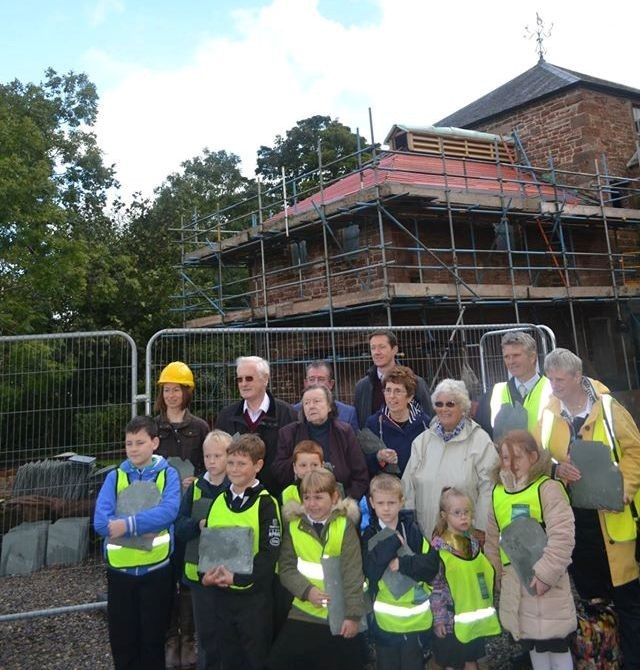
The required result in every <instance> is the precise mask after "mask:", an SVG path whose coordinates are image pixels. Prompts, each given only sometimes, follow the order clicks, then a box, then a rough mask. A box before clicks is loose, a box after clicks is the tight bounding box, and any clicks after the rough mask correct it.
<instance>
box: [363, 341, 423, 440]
mask: <svg viewBox="0 0 640 670" xmlns="http://www.w3.org/2000/svg"><path fill="white" fill-rule="evenodd" d="M369 350H370V351H371V358H372V360H373V365H372V366H371V367H370V368H369V370H368V371H367V374H366V376H364V377H363V378H362V379H360V381H358V383H357V384H356V388H355V393H354V405H355V406H356V412H357V414H358V425H359V426H360V428H364V425H365V423H366V422H367V419H368V418H369V417H370V416H371V415H372V414H375V412H377V411H378V410H379V409H380V408H381V407H382V405H384V393H383V391H382V378H383V377H384V375H385V374H386V373H387V372H390V371H391V370H392V369H393V368H395V367H396V365H397V363H396V356H397V354H398V339H397V338H396V336H395V335H394V333H392V332H391V331H390V330H376V331H375V332H373V333H371V335H369ZM416 377H417V380H418V387H417V388H416V394H415V397H414V399H415V400H416V401H417V402H418V403H419V404H420V406H421V408H422V410H423V411H424V412H425V413H426V414H428V415H429V416H433V407H432V406H431V398H430V397H429V388H428V387H427V383H426V382H425V380H424V379H422V377H418V376H417V375H416Z"/></svg>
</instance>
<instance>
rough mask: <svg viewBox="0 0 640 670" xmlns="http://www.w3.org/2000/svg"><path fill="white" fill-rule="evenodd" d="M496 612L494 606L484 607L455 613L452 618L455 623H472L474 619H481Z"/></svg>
mask: <svg viewBox="0 0 640 670" xmlns="http://www.w3.org/2000/svg"><path fill="white" fill-rule="evenodd" d="M495 613H496V610H495V607H484V608H483V609H479V610H473V611H472V612H461V613H460V614H455V615H454V617H453V619H454V621H456V622H457V623H473V622H474V621H482V619H487V618H489V617H490V616H493V615H494V614H495Z"/></svg>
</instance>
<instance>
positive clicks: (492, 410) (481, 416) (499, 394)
mask: <svg viewBox="0 0 640 670" xmlns="http://www.w3.org/2000/svg"><path fill="white" fill-rule="evenodd" d="M501 345H502V359H503V361H504V364H505V367H506V368H507V371H508V372H509V380H508V381H506V382H498V383H497V384H494V385H493V388H492V389H491V390H490V391H488V392H487V393H485V394H484V396H483V397H482V399H481V400H480V404H479V405H478V409H477V411H476V416H475V420H476V421H477V422H478V423H479V424H480V425H481V426H482V427H483V428H484V429H485V430H486V431H487V433H489V435H491V436H492V437H498V436H495V435H494V434H493V427H494V425H495V420H496V416H497V415H498V412H499V411H500V409H501V408H502V406H503V405H515V404H516V403H520V404H521V405H522V406H523V407H524V409H525V410H526V411H527V416H528V425H527V429H528V430H529V431H530V432H533V430H534V429H535V427H536V425H537V424H538V420H539V419H540V416H541V415H542V410H543V409H544V408H545V406H546V404H547V402H548V401H549V397H550V396H551V385H550V384H549V380H548V379H547V378H546V377H545V376H544V375H541V374H540V373H539V372H538V348H537V346H536V341H535V340H534V339H533V337H531V335H529V334H528V333H525V332H523V331H521V330H513V331H510V332H508V333H505V334H504V335H503V336H502V341H501Z"/></svg>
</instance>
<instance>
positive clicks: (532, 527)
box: [500, 516, 547, 595]
mask: <svg viewBox="0 0 640 670" xmlns="http://www.w3.org/2000/svg"><path fill="white" fill-rule="evenodd" d="M546 546H547V535H546V533H545V532H544V530H543V528H542V526H541V525H540V524H539V523H538V522H537V521H536V520H535V519H532V518H531V517H528V516H522V517H519V518H517V519H514V520H513V521H512V522H511V523H510V524H509V525H508V526H507V527H506V528H505V529H504V530H503V531H502V533H501V534H500V548H501V549H502V551H504V553H505V554H506V555H507V556H508V557H509V561H510V562H511V565H513V567H514V569H515V571H516V574H517V575H518V578H519V579H520V582H521V583H522V585H523V586H524V587H525V588H526V589H527V591H529V593H530V594H531V595H536V591H535V586H532V581H533V578H534V576H535V575H534V572H533V566H534V565H535V564H536V563H537V562H538V561H539V560H540V558H541V557H542V554H543V552H544V548H545V547H546Z"/></svg>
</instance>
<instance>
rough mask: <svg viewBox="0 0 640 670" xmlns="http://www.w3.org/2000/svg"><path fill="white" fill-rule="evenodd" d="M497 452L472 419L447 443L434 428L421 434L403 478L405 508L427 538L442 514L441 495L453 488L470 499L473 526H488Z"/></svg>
mask: <svg viewBox="0 0 640 670" xmlns="http://www.w3.org/2000/svg"><path fill="white" fill-rule="evenodd" d="M497 463H498V452H497V450H496V448H495V446H494V444H493V442H492V441H491V438H490V437H489V435H487V433H486V432H485V431H484V430H483V429H482V428H481V427H480V426H479V425H478V424H477V423H476V422H475V421H472V420H471V419H467V420H466V422H465V425H464V427H463V429H462V431H461V432H460V433H459V434H458V435H456V436H455V437H453V438H452V439H451V440H449V441H448V442H444V441H443V440H442V439H441V438H440V437H439V436H438V435H437V434H436V433H435V432H433V430H432V429H431V428H429V430H425V432H424V433H422V434H421V435H418V437H417V438H416V439H415V440H414V441H413V444H412V445H411V456H410V457H409V462H408V463H407V467H406V469H405V471H404V475H403V476H402V487H403V489H404V496H405V507H406V508H407V509H414V510H415V512H416V519H417V521H418V523H419V524H420V528H421V529H422V532H423V534H424V536H425V537H426V538H429V539H430V538H431V535H432V533H433V528H434V526H435V525H436V521H437V519H438V512H439V502H440V493H441V492H442V489H443V487H445V486H454V487H456V488H457V489H460V490H461V491H462V492H463V493H465V494H466V495H467V496H469V499H470V500H471V503H472V504H473V509H474V520H473V525H474V527H475V528H477V529H478V530H482V531H484V530H485V529H486V526H487V517H488V514H489V507H490V506H491V490H492V489H493V480H492V475H493V470H494V468H495V466H496V465H497Z"/></svg>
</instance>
